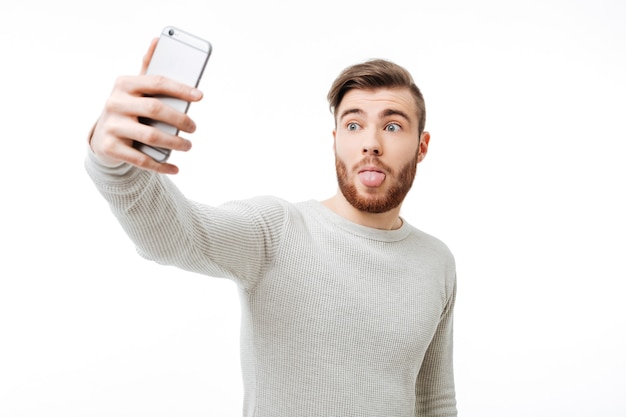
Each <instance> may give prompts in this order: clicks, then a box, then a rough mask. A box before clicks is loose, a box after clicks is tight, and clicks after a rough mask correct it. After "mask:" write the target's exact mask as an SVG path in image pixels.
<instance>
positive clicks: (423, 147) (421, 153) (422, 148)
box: [417, 132, 430, 163]
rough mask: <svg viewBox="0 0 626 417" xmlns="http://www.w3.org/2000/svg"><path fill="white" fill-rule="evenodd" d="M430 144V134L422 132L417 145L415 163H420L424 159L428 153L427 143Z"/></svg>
mask: <svg viewBox="0 0 626 417" xmlns="http://www.w3.org/2000/svg"><path fill="white" fill-rule="evenodd" d="M429 142H430V133H428V132H423V133H422V137H421V139H420V143H419V149H418V150H417V162H418V163H420V162H422V161H423V160H424V158H426V154H427V153H428V143H429Z"/></svg>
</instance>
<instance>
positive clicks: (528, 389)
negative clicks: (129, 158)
mask: <svg viewBox="0 0 626 417" xmlns="http://www.w3.org/2000/svg"><path fill="white" fill-rule="evenodd" d="M625 22H626V3H624V2H623V1H618V0H612V1H611V0H578V1H545V0H544V1H537V0H524V1H516V2H512V1H495V0H493V1H487V0H477V1H461V0H457V1H394V0H386V1H370V0H354V1H332V2H331V1H328V2H318V1H310V2H306V3H304V2H296V1H278V0H268V1H253V0H248V1H202V2H201V1H185V0H176V1H174V0H170V1H160V0H159V1H156V0H152V1H130V0H127V1H124V2H122V1H107V2H104V1H101V2H87V1H85V2H74V1H71V2H70V1H50V2H44V1H39V2H32V1H31V2H29V1H22V2H16V1H12V2H3V3H2V6H0V51H1V54H2V60H1V64H0V74H1V77H0V88H1V90H0V91H1V94H2V103H3V106H2V110H1V112H0V114H1V115H2V116H1V117H2V124H1V125H2V128H3V133H2V143H3V157H2V176H1V178H0V181H1V184H0V185H1V188H0V189H1V190H2V205H1V210H2V212H1V217H0V222H1V224H0V227H1V229H0V230H1V231H0V239H1V243H2V248H1V249H2V250H1V252H0V253H1V263H0V268H1V269H0V274H1V281H0V415H2V416H7V417H19V416H64V417H70V416H77V417H78V416H81V417H84V416H94V417H95V416H238V415H240V413H241V411H240V410H241V397H242V388H241V381H240V373H239V362H238V355H239V351H238V349H239V347H238V346H239V344H238V331H239V329H238V327H239V322H238V320H239V302H238V298H237V293H236V288H235V286H234V284H232V283H231V282H229V281H225V280H220V279H212V278H208V277H203V276H198V275H193V274H188V273H184V272H182V271H179V270H175V269H173V268H169V267H163V266H158V265H155V264H152V263H150V262H147V261H144V260H143V259H141V258H139V256H138V255H136V253H135V250H134V248H133V247H132V245H131V244H130V243H129V241H128V239H127V238H126V237H125V236H124V234H123V233H122V231H121V228H120V227H119V226H118V225H117V223H116V221H115V220H114V219H113V217H112V215H111V214H110V212H109V209H108V207H107V206H106V204H105V202H104V200H102V198H101V197H100V196H99V194H98V193H97V192H96V190H95V189H94V187H93V186H92V185H91V183H90V181H89V179H88V178H87V175H86V173H85V171H84V168H83V159H84V156H85V154H86V144H85V138H86V135H87V133H88V131H89V129H90V127H91V125H92V124H93V122H94V121H95V119H96V118H97V116H98V114H99V112H100V110H101V108H102V106H103V104H104V102H105V100H106V98H107V96H108V94H109V92H110V90H111V88H112V85H113V82H114V80H115V78H116V77H117V75H120V74H134V73H136V72H137V71H138V70H139V67H140V63H141V58H142V56H143V54H144V53H145V51H146V49H147V47H148V44H149V42H150V40H151V39H152V38H153V37H155V36H157V35H158V34H159V33H160V30H161V28H162V27H163V26H165V25H170V24H171V25H175V26H179V27H180V28H182V29H186V30H188V31H191V32H193V33H196V34H197V35H200V36H202V37H205V38H207V39H209V40H210V41H211V42H212V43H213V46H214V51H213V55H212V57H211V60H210V62H209V65H208V67H207V72H206V73H205V78H204V79H203V81H202V83H201V85H200V87H201V89H202V90H203V91H204V92H205V95H206V98H205V99H204V100H203V101H202V102H200V103H196V104H194V105H192V107H191V110H190V114H191V115H192V117H193V118H194V119H195V120H196V121H197V123H198V125H199V129H198V131H197V133H195V134H194V135H192V136H191V138H192V139H193V140H194V149H193V151H192V152H190V153H188V154H176V155H174V156H173V157H172V161H173V162H175V163H177V164H178V165H179V166H180V167H181V173H180V174H179V175H178V176H177V177H175V178H174V179H175V181H176V182H177V184H179V186H180V187H181V189H182V190H183V191H184V192H185V193H186V194H187V195H188V196H189V197H191V198H194V199H197V200H202V201H204V202H207V203H211V204H218V203H222V202H224V201H227V200H230V199H239V198H247V197H252V196H255V195H260V194H274V195H278V196H280V197H283V198H285V199H287V200H290V201H300V200H304V199H309V198H314V199H323V198H327V197H329V196H331V195H332V194H334V192H335V188H336V183H335V176H334V165H333V155H332V148H331V146H332V136H331V130H332V127H333V121H332V117H331V115H330V113H329V112H328V108H327V103H326V101H325V96H326V92H327V90H328V87H329V86H330V84H331V82H332V80H333V79H334V78H335V76H336V75H337V74H338V73H339V71H340V70H342V69H343V68H344V67H346V66H348V65H351V64H354V63H356V62H360V61H362V60H365V59H367V58H372V57H382V58H387V59H391V60H393V61H395V62H397V63H399V64H401V65H403V66H405V67H406V68H408V69H409V70H410V71H411V72H412V73H413V75H414V77H415V79H416V81H417V83H418V85H420V86H421V88H422V90H423V93H424V95H425V98H426V104H427V109H428V120H427V130H429V131H430V132H431V134H432V140H431V146H430V150H429V154H428V157H427V158H426V160H425V161H424V162H423V163H422V164H420V166H419V169H418V177H417V179H416V183H415V185H414V188H413V190H412V192H411V194H410V196H409V198H408V200H407V201H406V203H405V205H404V207H403V216H404V217H405V218H406V219H408V220H409V221H410V222H411V223H412V224H414V225H415V226H417V227H419V228H421V229H422V230H424V231H426V232H429V233H431V234H434V235H435V236H437V237H439V238H441V239H442V240H444V241H445V242H446V243H447V244H448V246H449V247H450V248H451V250H452V251H453V252H454V254H455V255H456V259H457V265H458V277H459V289H458V302H457V306H456V316H455V320H456V321H455V323H456V327H455V367H456V382H457V399H458V406H459V410H460V415H462V416H465V417H474V416H475V417H503V416H512V417H513V416H520V417H522V416H524V417H528V416H533V417H544V416H545V417H552V416H568V417H578V416H603V417H612V416H624V415H626V403H625V402H624V398H623V395H624V392H625V388H626V386H625V384H624V374H625V373H626V362H625V359H624V352H625V351H626V338H625V335H624V333H625V330H624V329H625V327H626V307H624V304H625V301H624V287H625V286H624V281H625V279H626V273H625V262H624V259H625V255H626V250H625V249H626V245H625V243H624V236H625V234H626V224H625V221H624V213H625V212H626V203H624V197H623V195H624V183H625V179H626V168H625V166H624V165H625V164H624V162H623V159H624V152H625V151H626V146H625V145H624V143H625V141H626V134H625V127H624V124H625V121H626V117H625V114H626V105H625V97H626V77H625V76H624V74H626V24H625Z"/></svg>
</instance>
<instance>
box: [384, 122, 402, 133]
mask: <svg viewBox="0 0 626 417" xmlns="http://www.w3.org/2000/svg"><path fill="white" fill-rule="evenodd" d="M385 130H386V131H388V132H399V131H400V130H402V127H400V125H399V124H398V123H389V124H388V125H387V126H385Z"/></svg>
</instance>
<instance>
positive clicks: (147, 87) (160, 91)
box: [113, 75, 203, 102]
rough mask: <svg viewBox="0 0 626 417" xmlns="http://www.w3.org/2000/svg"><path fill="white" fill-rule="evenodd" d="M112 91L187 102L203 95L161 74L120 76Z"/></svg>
mask: <svg viewBox="0 0 626 417" xmlns="http://www.w3.org/2000/svg"><path fill="white" fill-rule="evenodd" d="M113 91H114V93H115V92H126V93H128V94H131V95H135V96H144V95H148V96H157V95H158V96H167V97H174V98H179V99H181V100H184V101H189V102H194V101H199V100H201V99H202V96H203V94H202V92H201V91H200V90H198V89H197V88H195V87H192V86H190V85H187V84H183V83H180V82H178V81H175V80H173V79H171V78H167V77H164V76H162V75H140V76H120V77H118V78H117V80H116V81H115V85H114V87H113Z"/></svg>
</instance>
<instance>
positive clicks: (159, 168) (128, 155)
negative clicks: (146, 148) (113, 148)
mask: <svg viewBox="0 0 626 417" xmlns="http://www.w3.org/2000/svg"><path fill="white" fill-rule="evenodd" d="M118 155H119V156H118V157H119V159H120V160H122V161H124V162H127V163H129V164H131V165H135V166H136V167H139V168H142V169H146V170H148V171H153V172H158V173H160V174H169V175H175V174H178V171H179V170H178V167H177V166H176V165H174V164H170V163H168V162H157V161H155V160H154V159H152V158H151V157H149V156H148V155H146V154H145V153H143V152H141V151H139V150H137V149H135V148H133V147H132V146H122V147H120V148H119V154H118Z"/></svg>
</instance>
